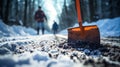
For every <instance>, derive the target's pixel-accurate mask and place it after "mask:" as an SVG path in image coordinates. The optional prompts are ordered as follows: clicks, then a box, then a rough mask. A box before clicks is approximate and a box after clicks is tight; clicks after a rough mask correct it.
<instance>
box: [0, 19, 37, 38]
mask: <svg viewBox="0 0 120 67" xmlns="http://www.w3.org/2000/svg"><path fill="white" fill-rule="evenodd" d="M21 35H22V36H28V35H36V31H35V30H34V29H32V28H26V27H23V26H15V25H13V26H8V25H6V24H4V23H3V21H2V20H0V37H5V36H21Z"/></svg>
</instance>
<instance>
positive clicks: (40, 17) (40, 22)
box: [34, 6, 47, 35]
mask: <svg viewBox="0 0 120 67" xmlns="http://www.w3.org/2000/svg"><path fill="white" fill-rule="evenodd" d="M34 19H35V21H37V34H38V35H39V30H40V29H41V30H42V34H44V30H45V27H44V19H46V20H47V18H46V16H45V13H44V12H43V11H42V10H41V6H38V10H37V11H36V12H35V16H34Z"/></svg>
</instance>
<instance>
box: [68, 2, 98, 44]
mask: <svg viewBox="0 0 120 67" xmlns="http://www.w3.org/2000/svg"><path fill="white" fill-rule="evenodd" d="M76 10H77V15H78V23H79V26H80V27H75V28H69V29H68V44H70V43H74V42H77V41H83V42H91V43H95V44H100V33H99V29H98V27H97V26H96V25H91V26H82V17H81V8H80V0H76Z"/></svg>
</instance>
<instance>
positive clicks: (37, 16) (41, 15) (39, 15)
mask: <svg viewBox="0 0 120 67" xmlns="http://www.w3.org/2000/svg"><path fill="white" fill-rule="evenodd" d="M44 18H45V14H44V12H43V11H42V10H40V9H39V10H38V11H36V12H35V16H34V19H35V20H36V21H37V22H44Z"/></svg>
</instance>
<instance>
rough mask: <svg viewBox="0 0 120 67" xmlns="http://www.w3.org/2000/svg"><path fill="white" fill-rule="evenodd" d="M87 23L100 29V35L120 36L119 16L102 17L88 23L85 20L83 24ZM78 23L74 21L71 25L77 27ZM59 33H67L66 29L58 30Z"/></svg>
mask: <svg viewBox="0 0 120 67" xmlns="http://www.w3.org/2000/svg"><path fill="white" fill-rule="evenodd" d="M87 25H97V26H98V28H99V31H100V35H101V37H108V36H111V37H119V36H120V29H119V28H120V17H118V18H114V19H102V20H98V21H96V22H92V23H88V22H85V23H84V24H83V26H87ZM78 26H79V25H78V23H76V24H75V25H74V26H73V27H78ZM60 33H61V34H62V33H64V34H68V32H67V30H63V31H61V32H60Z"/></svg>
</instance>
